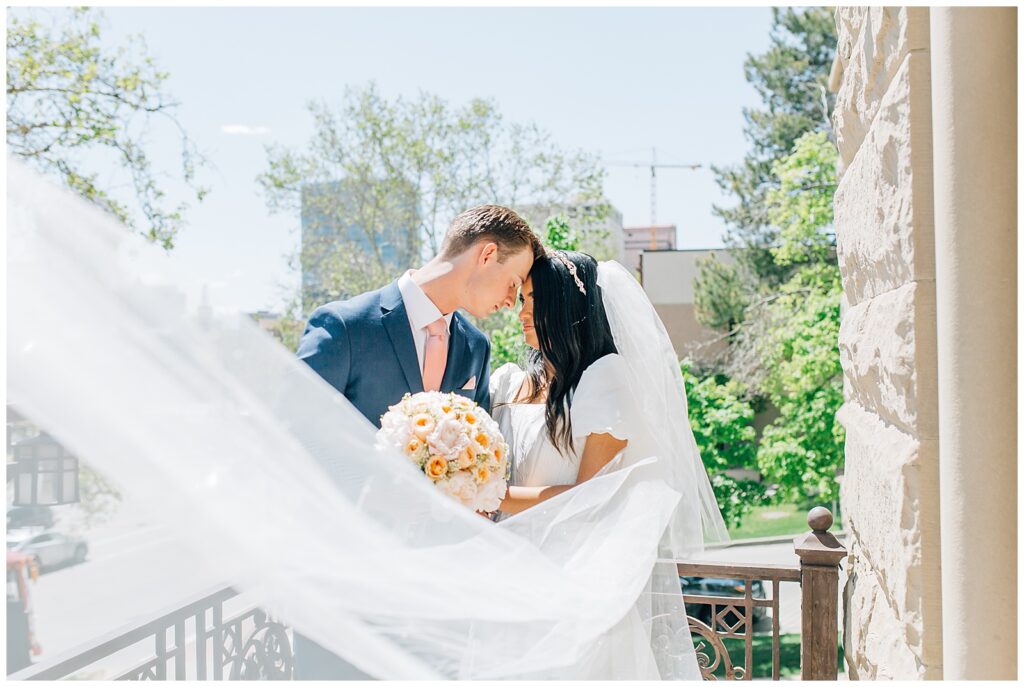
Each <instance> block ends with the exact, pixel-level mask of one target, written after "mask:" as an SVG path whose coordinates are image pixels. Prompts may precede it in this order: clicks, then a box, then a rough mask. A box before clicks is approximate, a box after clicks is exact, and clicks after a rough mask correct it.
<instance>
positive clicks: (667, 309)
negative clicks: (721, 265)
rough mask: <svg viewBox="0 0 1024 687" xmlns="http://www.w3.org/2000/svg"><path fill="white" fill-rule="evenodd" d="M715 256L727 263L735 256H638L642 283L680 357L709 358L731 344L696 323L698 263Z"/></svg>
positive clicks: (676, 252) (695, 253)
mask: <svg viewBox="0 0 1024 687" xmlns="http://www.w3.org/2000/svg"><path fill="white" fill-rule="evenodd" d="M711 255H715V256H716V257H717V258H718V259H719V260H721V261H722V262H726V263H731V262H732V256H731V255H729V253H728V251H726V250H724V249H718V250H654V251H650V250H645V251H641V252H640V253H639V254H638V261H639V268H640V269H639V271H640V283H641V284H643V287H644V291H645V292H646V293H647V297H648V298H650V299H651V303H653V304H654V309H655V310H656V311H657V313H658V316H659V317H660V318H661V321H662V322H663V323H664V324H665V329H666V330H667V331H668V335H669V338H670V339H672V345H673V347H674V348H675V350H676V355H678V356H679V357H680V358H685V357H691V358H694V359H696V360H702V359H705V358H710V357H713V356H714V355H716V354H717V353H720V352H722V351H723V350H724V349H725V348H726V346H727V345H728V344H727V342H726V341H725V339H724V333H723V332H719V331H715V330H713V329H708V328H706V327H704V326H703V325H702V324H700V323H699V322H698V321H697V315H696V311H695V308H694V297H693V282H694V280H695V279H696V278H697V274H698V273H699V272H700V266H699V261H700V260H702V259H704V258H707V257H710V256H711Z"/></svg>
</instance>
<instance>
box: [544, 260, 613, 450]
mask: <svg viewBox="0 0 1024 687" xmlns="http://www.w3.org/2000/svg"><path fill="white" fill-rule="evenodd" d="M570 265H572V266H573V267H572V268H570V267H569V266H570ZM571 269H574V270H575V272H576V274H575V277H574V276H573V274H572V272H571V271H570V270H571ZM530 277H531V279H532V280H533V326H534V329H535V330H536V332H537V340H538V343H539V345H540V348H539V350H531V351H530V353H529V355H528V356H527V360H526V374H527V376H528V378H529V380H530V387H529V388H530V398H529V400H530V401H535V400H536V399H537V398H538V397H539V396H540V395H541V393H542V392H543V390H544V388H545V386H547V387H548V396H547V401H546V402H545V411H544V420H545V424H546V425H547V431H548V436H549V437H550V438H551V443H552V444H554V445H555V447H556V448H558V449H559V451H561V452H562V454H563V455H571V453H572V452H573V451H574V448H575V447H574V446H573V440H572V420H571V419H570V416H569V410H570V408H571V407H572V397H573V394H574V393H575V391H576V386H577V385H578V384H579V381H580V377H581V376H582V375H583V371H584V370H586V369H587V368H588V367H589V366H590V365H591V363H593V362H594V361H595V360H598V359H599V358H602V357H603V356H606V355H608V354H609V353H617V352H618V351H617V350H616V348H615V342H614V340H613V339H612V331H611V327H609V326H608V316H607V314H606V313H605V310H604V303H603V302H602V300H601V288H600V287H599V286H598V285H597V261H596V260H594V258H592V257H591V256H589V255H587V254H586V253H578V252H576V251H554V252H552V253H549V254H548V255H545V256H543V257H541V258H538V259H537V260H535V261H534V263H533V269H531V270H530ZM577 278H578V279H579V284H577ZM580 284H582V286H583V289H582V290H581V289H580ZM583 291H586V293H583Z"/></svg>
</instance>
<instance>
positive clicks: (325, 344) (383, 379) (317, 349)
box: [294, 281, 491, 680]
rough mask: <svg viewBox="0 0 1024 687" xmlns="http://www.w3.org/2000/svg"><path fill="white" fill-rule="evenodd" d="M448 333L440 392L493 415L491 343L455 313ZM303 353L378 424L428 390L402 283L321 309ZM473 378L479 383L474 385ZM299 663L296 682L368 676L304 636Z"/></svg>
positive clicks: (302, 344) (311, 320)
mask: <svg viewBox="0 0 1024 687" xmlns="http://www.w3.org/2000/svg"><path fill="white" fill-rule="evenodd" d="M449 332H450V336H449V340H448V362H447V364H446V366H445V370H444V378H443V379H442V380H441V391H445V392H447V391H454V392H456V393H459V394H462V395H464V396H467V397H468V398H470V399H472V400H474V401H476V402H477V403H478V404H479V405H480V406H481V407H483V408H484V409H485V410H488V411H490V409H491V396H490V391H489V390H488V386H489V383H490V376H491V373H490V357H491V345H490V342H488V340H487V337H485V336H484V335H483V333H481V332H480V330H479V329H477V328H476V327H474V326H473V325H472V324H470V323H469V322H468V321H467V320H466V319H465V318H464V317H463V316H462V315H460V314H459V313H458V312H456V313H454V314H453V316H452V322H451V327H450V328H449ZM297 355H298V357H299V358H300V359H301V360H303V361H305V362H306V364H308V365H309V366H310V367H311V368H313V370H315V371H316V373H317V374H319V375H320V376H321V377H323V378H324V379H325V380H326V381H327V382H328V383H329V384H330V385H331V386H333V387H334V388H335V389H337V390H338V391H340V392H341V393H342V394H343V395H344V396H345V397H346V398H347V399H348V400H349V401H350V402H351V403H352V405H354V406H355V407H356V408H357V409H358V410H359V412H361V413H362V414H363V415H365V416H366V419H368V420H369V421H370V422H372V423H373V424H374V425H376V426H377V427H380V418H381V415H383V414H384V413H385V412H387V409H388V406H390V405H394V404H395V403H398V401H400V400H401V399H402V396H403V395H405V394H406V393H413V394H415V393H418V392H420V391H423V377H422V374H421V372H420V364H419V358H418V357H417V355H416V344H415V343H414V342H413V338H412V330H411V328H410V326H409V318H408V316H407V315H406V311H405V303H404V301H403V300H402V293H401V291H400V290H399V288H398V282H397V281H395V282H392V283H391V284H389V285H388V286H385V287H384V288H383V289H380V290H378V291H371V292H370V293H364V294H363V295H361V296H356V297H355V298H352V299H349V300H347V301H334V302H332V303H328V304H327V305H323V306H320V307H319V308H317V309H316V310H315V311H314V312H313V314H312V316H310V318H309V323H308V324H307V325H306V330H305V332H303V334H302V340H301V341H300V342H299V349H298V351H297ZM474 379H475V385H470V384H469V382H471V381H473V380H474ZM467 386H473V387H474V388H466V387H467ZM294 665H295V679H297V680H331V679H335V680H336V679H339V678H340V679H344V678H350V679H366V678H367V677H369V676H367V675H365V674H364V673H361V672H360V671H358V670H356V669H355V668H354V667H353V666H351V665H349V664H347V663H345V662H344V661H342V660H340V659H338V658H337V657H336V656H335V655H334V654H332V653H330V652H328V651H327V650H326V649H324V648H323V647H321V646H320V645H318V644H316V643H315V642H313V641H312V640H310V639H308V638H306V637H303V636H302V635H300V634H299V633H297V632H296V633H295V664H294Z"/></svg>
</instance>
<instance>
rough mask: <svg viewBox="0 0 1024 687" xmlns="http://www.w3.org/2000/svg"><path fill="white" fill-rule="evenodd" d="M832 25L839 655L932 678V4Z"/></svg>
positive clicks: (871, 12) (937, 591) (936, 613)
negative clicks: (843, 435)
mask: <svg viewBox="0 0 1024 687" xmlns="http://www.w3.org/2000/svg"><path fill="white" fill-rule="evenodd" d="M836 23H837V27H838V32H839V42H838V46H837V59H836V65H835V66H834V69H833V73H832V87H833V89H834V90H836V108H835V115H834V120H833V124H834V128H835V132H836V139H837V143H838V146H839V154H840V168H841V176H840V182H839V188H838V189H837V191H836V196H835V226H836V236H837V243H838V254H839V265H840V269H841V271H842V277H843V288H844V292H845V294H844V296H845V297H844V304H843V318H842V319H843V321H842V326H841V329H840V333H839V347H840V354H841V357H842V364H843V371H844V376H845V380H844V386H845V390H846V402H845V404H844V406H843V408H842V410H841V411H840V415H839V417H840V421H841V422H842V423H843V425H844V426H845V427H846V432H847V442H846V468H845V476H844V481H843V485H842V496H841V499H842V508H843V518H844V524H845V527H846V529H847V531H848V533H849V539H848V542H847V546H848V548H849V550H850V560H849V561H847V565H848V566H849V568H848V571H849V578H848V582H847V585H846V589H845V591H844V633H843V635H844V644H845V650H846V657H847V661H848V664H849V671H850V677H851V678H854V679H857V678H859V679H880V678H895V679H920V678H941V676H942V665H941V664H942V622H941V615H940V614H941V588H940V577H939V573H940V565H939V489H938V474H939V472H938V470H939V468H938V398H937V357H936V315H935V307H936V305H935V251H934V226H933V217H932V213H933V197H932V158H931V156H932V128H931V93H930V56H929V53H928V49H929V25H928V8H927V7H920V8H852V7H851V8H842V9H839V10H838V11H837V14H836Z"/></svg>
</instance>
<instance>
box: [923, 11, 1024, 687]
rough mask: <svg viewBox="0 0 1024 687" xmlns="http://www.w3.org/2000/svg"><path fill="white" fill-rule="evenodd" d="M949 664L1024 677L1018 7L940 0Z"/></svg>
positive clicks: (938, 143)
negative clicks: (949, 4)
mask: <svg viewBox="0 0 1024 687" xmlns="http://www.w3.org/2000/svg"><path fill="white" fill-rule="evenodd" d="M931 36H932V39H931V68H932V117H933V132H934V193H935V239H936V240H935V245H936V251H935V268H936V298H937V321H938V327H937V334H938V371H939V447H940V450H939V456H940V457H939V471H940V476H939V482H940V496H941V504H942V505H941V523H942V530H941V532H942V535H941V536H942V546H941V551H942V554H941V556H942V617H943V620H942V626H943V640H944V641H943V674H944V677H945V678H948V679H961V680H964V679H966V680H979V679H1002V680H1013V679H1016V677H1017V614H1016V611H1017V527H1016V524H1017V498H1016V489H1017V437H1016V430H1017V403H1016V399H1017V393H1016V392H1017V374H1016V365H1017V361H1016V352H1017V336H1016V331H1017V318H1016V313H1017V279H1016V262H1017V10H1016V8H1011V7H1007V8H939V7H935V8H932V9H931Z"/></svg>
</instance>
